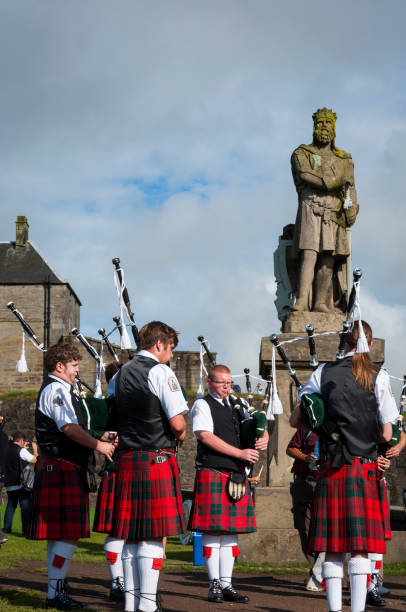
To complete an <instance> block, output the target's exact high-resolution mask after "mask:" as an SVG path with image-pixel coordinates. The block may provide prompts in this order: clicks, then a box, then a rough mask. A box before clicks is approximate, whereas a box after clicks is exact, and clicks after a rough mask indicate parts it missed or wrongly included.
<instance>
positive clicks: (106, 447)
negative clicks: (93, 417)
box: [61, 423, 114, 461]
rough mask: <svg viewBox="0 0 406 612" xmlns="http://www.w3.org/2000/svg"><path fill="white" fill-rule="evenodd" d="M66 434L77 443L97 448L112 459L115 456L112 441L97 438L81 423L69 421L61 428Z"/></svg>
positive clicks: (92, 448) (96, 449) (93, 448)
mask: <svg viewBox="0 0 406 612" xmlns="http://www.w3.org/2000/svg"><path fill="white" fill-rule="evenodd" d="M61 431H63V433H64V434H66V435H67V436H68V438H70V439H71V440H73V441H74V442H77V444H81V445H82V446H85V447H86V448H90V449H91V450H95V451H97V452H98V453H101V454H102V455H105V456H106V457H107V458H108V459H110V461H111V460H112V458H113V453H114V444H111V443H110V442H102V441H101V440H96V438H93V436H91V435H90V434H88V433H87V431H85V430H84V429H83V427H81V426H80V425H77V424H76V423H67V424H66V425H64V426H63V427H62V428H61Z"/></svg>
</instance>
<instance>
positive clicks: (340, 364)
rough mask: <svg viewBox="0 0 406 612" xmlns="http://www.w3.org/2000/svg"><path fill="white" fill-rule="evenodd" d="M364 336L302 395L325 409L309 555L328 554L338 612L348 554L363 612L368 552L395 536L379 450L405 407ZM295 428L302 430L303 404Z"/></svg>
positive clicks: (330, 593) (350, 340)
mask: <svg viewBox="0 0 406 612" xmlns="http://www.w3.org/2000/svg"><path fill="white" fill-rule="evenodd" d="M362 325H363V328H364V331H365V335H366V338H367V341H368V345H369V347H371V346H372V330H371V327H370V326H369V325H368V323H366V322H365V321H362ZM358 336H359V325H358V323H355V325H354V327H353V329H352V331H350V332H348V333H347V334H346V339H345V340H346V344H345V357H344V359H342V360H341V361H336V362H334V363H327V364H323V365H321V366H319V367H318V368H317V370H315V371H314V372H313V374H312V376H311V377H310V379H309V380H308V382H307V383H306V385H305V387H304V389H303V390H302V392H301V395H302V394H303V393H319V394H320V395H321V396H322V398H323V401H324V405H325V418H324V422H323V425H322V426H321V428H320V430H319V435H320V458H321V463H320V469H319V478H318V482H317V486H316V490H315V495H314V499H313V506H312V519H311V523H310V529H309V540H308V550H309V552H326V561H325V563H324V564H323V578H324V580H325V584H326V591H327V602H328V606H329V610H330V611H331V612H341V609H342V595H341V585H342V578H343V555H344V554H345V553H348V552H349V553H351V559H350V561H349V575H350V584H351V610H352V612H363V610H364V609H365V599H366V592H367V575H368V574H370V571H371V563H370V561H369V559H368V553H385V540H386V539H390V524H389V517H388V512H387V510H386V509H385V503H384V499H385V493H384V489H383V484H382V482H381V480H382V476H383V470H384V469H385V467H387V466H388V465H389V461H388V460H387V459H384V458H383V457H380V458H378V454H377V445H378V443H379V442H388V441H389V440H390V439H391V436H392V421H394V420H395V419H396V417H397V415H398V410H397V408H396V403H395V400H394V398H393V395H392V392H391V390H390V384H389V376H388V374H387V372H386V371H385V370H383V369H381V370H378V369H377V368H376V367H375V366H374V364H373V363H372V361H371V358H370V355H369V353H357V352H356V347H357V342H358ZM290 424H291V425H292V426H293V427H299V426H300V425H301V417H300V408H299V404H298V405H297V406H296V408H295V410H294V411H293V413H292V415H291V418H290ZM386 508H387V506H386Z"/></svg>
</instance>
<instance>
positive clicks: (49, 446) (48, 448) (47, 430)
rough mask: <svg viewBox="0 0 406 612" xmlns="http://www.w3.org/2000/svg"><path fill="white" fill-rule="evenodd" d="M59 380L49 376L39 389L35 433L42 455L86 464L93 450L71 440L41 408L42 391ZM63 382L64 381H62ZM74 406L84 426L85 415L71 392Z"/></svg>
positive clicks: (79, 421) (77, 416) (80, 423)
mask: <svg viewBox="0 0 406 612" xmlns="http://www.w3.org/2000/svg"><path fill="white" fill-rule="evenodd" d="M54 382H58V381H56V380H55V378H51V377H50V376H48V377H47V378H46V379H45V380H44V382H43V384H42V387H41V389H40V391H39V394H38V398H37V406H36V409H35V433H36V437H37V443H38V447H39V449H40V455H41V456H43V457H56V458H61V459H66V460H67V461H72V463H76V464H78V465H82V466H86V465H87V464H88V462H89V460H90V458H91V455H92V451H91V450H90V449H89V448H86V447H85V446H82V445H81V444H78V443H77V442H74V441H73V440H71V439H70V438H69V437H68V436H67V435H65V434H64V433H63V432H62V431H59V429H58V427H57V425H56V423H55V421H54V420H53V419H51V418H50V417H49V416H47V415H45V414H44V413H43V412H41V411H40V410H39V408H38V407H39V400H40V396H41V393H42V391H43V390H44V389H45V387H47V386H48V385H50V384H52V383H54ZM61 384H62V383H61ZM71 399H72V406H73V409H74V411H75V414H76V418H77V420H78V424H79V425H81V426H82V427H83V415H82V411H81V409H80V406H79V400H78V399H77V397H76V395H73V394H72V393H71Z"/></svg>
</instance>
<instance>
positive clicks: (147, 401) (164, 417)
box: [110, 321, 188, 612]
mask: <svg viewBox="0 0 406 612" xmlns="http://www.w3.org/2000/svg"><path fill="white" fill-rule="evenodd" d="M177 343H178V334H177V332H176V331H175V330H174V329H173V328H172V327H169V325H166V324H165V323H162V322H161V321H151V322H150V323H147V324H146V325H144V326H143V327H142V328H141V330H140V332H139V342H138V349H139V351H138V353H137V354H136V355H135V357H134V358H133V359H132V360H131V361H129V362H128V363H126V364H125V365H123V366H122V368H121V369H120V371H119V373H118V374H117V375H116V376H115V377H114V379H113V380H114V385H113V386H114V388H113V389H112V388H111V391H112V392H113V393H114V399H115V413H116V415H117V427H115V426H114V429H117V434H118V440H119V441H118V447H117V451H116V452H117V455H118V464H117V478H116V487H115V495H114V508H113V515H112V529H111V532H110V535H111V536H112V537H113V538H117V539H120V540H126V544H125V545H124V548H123V553H122V558H123V569H124V583H125V591H126V593H125V610H126V611H127V612H133V611H135V610H140V611H142V612H157V611H159V610H160V607H159V603H158V602H157V599H156V593H157V587H158V579H159V570H160V569H161V568H162V559H163V553H164V550H163V544H162V538H163V537H165V536H171V535H178V534H180V533H182V532H183V531H184V522H183V510H182V498H181V494H180V486H179V470H178V465H177V460H176V456H175V450H176V445H177V442H178V441H182V440H183V439H184V437H185V435H186V423H185V419H184V415H185V414H187V412H188V407H187V404H186V401H185V399H184V397H183V393H182V390H181V387H180V384H179V382H178V380H177V378H176V376H175V374H174V372H173V371H172V370H171V369H170V367H169V366H168V365H167V363H168V362H169V361H170V359H171V358H172V350H173V349H174V348H175V347H176V346H177Z"/></svg>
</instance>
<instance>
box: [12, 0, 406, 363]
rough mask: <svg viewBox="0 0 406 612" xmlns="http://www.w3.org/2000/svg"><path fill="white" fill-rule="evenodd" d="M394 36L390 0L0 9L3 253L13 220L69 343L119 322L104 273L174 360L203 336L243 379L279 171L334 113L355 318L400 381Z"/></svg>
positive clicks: (397, 25) (269, 254) (278, 221)
mask: <svg viewBox="0 0 406 612" xmlns="http://www.w3.org/2000/svg"><path fill="white" fill-rule="evenodd" d="M405 18H406V3H405V2H404V1H403V0H388V2H386V3H381V2H378V1H377V0H368V1H366V0H357V2H353V1H347V0H343V1H342V2H340V3H339V4H337V3H333V2H329V1H324V2H320V1H317V0H312V1H311V2H303V1H302V0H289V1H287V2H276V1H274V0H251V2H246V1H245V0H234V1H230V0H222V1H214V0H206V1H205V2H203V1H196V0H172V1H171V2H167V1H166V0H156V1H154V2H147V1H144V2H138V1H136V0H131V1H125V0H120V1H119V2H114V3H112V2H109V1H104V0H85V1H83V2H74V1H72V2H54V1H53V0H36V1H34V0H30V1H29V0H21V1H20V2H13V1H12V0H8V1H4V0H3V1H2V2H0V28H1V36H0V71H1V83H2V87H1V93H0V109H1V117H2V121H1V123H0V156H1V158H0V197H1V203H2V205H1V212H0V215H1V217H0V218H1V227H2V235H1V236H0V239H1V240H9V239H13V237H14V227H15V226H14V221H15V218H16V215H17V214H25V215H27V216H28V218H29V223H30V239H31V240H32V241H33V243H34V244H35V245H36V246H37V248H38V249H39V251H40V252H41V253H42V254H43V255H44V256H45V258H46V259H47V260H48V261H49V262H50V263H51V265H52V266H53V268H54V269H55V270H56V271H57V273H58V274H59V275H60V276H61V277H62V278H64V279H66V280H67V281H69V282H70V283H71V285H72V286H73V288H74V289H75V291H76V292H77V294H78V295H79V297H80V299H81V301H82V302H83V308H82V313H81V327H82V330H83V331H84V332H86V333H88V334H90V335H97V334H96V330H97V329H98V327H100V326H104V327H106V328H109V326H110V322H111V317H112V316H113V315H115V314H117V311H118V307H117V298H116V295H115V292H114V286H113V280H112V269H113V268H112V265H111V259H112V257H117V256H118V257H120V258H121V261H122V264H123V267H124V270H125V273H126V280H127V285H128V288H129V291H130V296H131V299H132V303H133V307H134V311H135V317H136V321H137V323H138V324H139V325H142V324H143V323H145V322H146V321H148V320H151V319H153V318H160V319H162V320H165V321H167V322H168V323H170V324H172V325H173V326H174V327H176V328H177V329H179V330H180V331H181V332H182V333H181V343H180V347H179V348H182V349H188V350H192V349H197V348H198V343H197V341H196V336H197V335H199V334H203V335H205V336H206V337H207V338H208V339H209V340H210V341H211V346H212V348H213V349H214V350H217V351H218V354H219V356H218V357H219V359H220V360H221V361H225V362H227V363H229V364H231V366H232V370H233V372H237V371H241V370H242V368H243V367H245V366H248V367H251V369H252V371H253V372H254V373H255V372H257V363H258V352H259V345H260V338H261V336H264V335H267V334H269V333H272V332H274V331H278V330H279V322H278V320H277V317H276V310H275V307H274V305H273V300H274V292H275V286H274V275H273V251H274V250H275V248H276V246H277V240H278V235H279V234H280V232H281V230H282V227H283V226H284V225H286V224H287V223H290V222H293V221H294V219H295V214H296V208H297V197H296V192H295V189H294V186H293V182H292V177H291V172H290V161H289V160H290V155H291V152H292V150H293V149H294V148H295V147H296V146H297V145H299V144H300V143H302V142H305V143H308V142H311V139H312V136H311V135H312V120H311V115H312V113H313V112H314V110H316V109H317V108H318V107H321V106H328V107H332V108H333V109H334V110H335V112H336V113H337V115H338V121H337V126H336V128H337V139H336V143H337V145H338V146H339V147H341V148H344V149H346V150H348V151H350V152H351V153H352V155H353V159H354V162H355V173H356V184H357V190H358V199H359V202H360V206H361V209H360V215H359V218H358V221H357V223H356V225H355V227H354V229H353V232H352V233H353V252H354V255H353V263H354V266H355V265H357V266H360V267H361V268H362V269H363V271H364V277H363V281H362V283H363V284H362V289H363V299H364V301H363V303H364V309H363V314H364V315H365V318H367V319H369V320H370V321H371V323H372V325H373V327H374V332H375V335H377V336H380V337H385V338H386V339H387V365H388V367H389V369H390V370H391V372H392V373H394V374H396V375H403V373H404V371H406V358H405V357H404V354H403V353H404V352H403V345H404V338H405V333H406V319H405V315H406V300H405V285H404V269H405V254H404V233H405V230H404V219H405V215H404V210H403V209H404V204H403V201H404V188H403V180H404V176H405V170H406V168H405V148H404V137H405V135H406V113H405V109H406V104H405V102H406V101H405V76H406V75H405V72H406V68H405V61H404V57H405V38H404V23H405Z"/></svg>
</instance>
